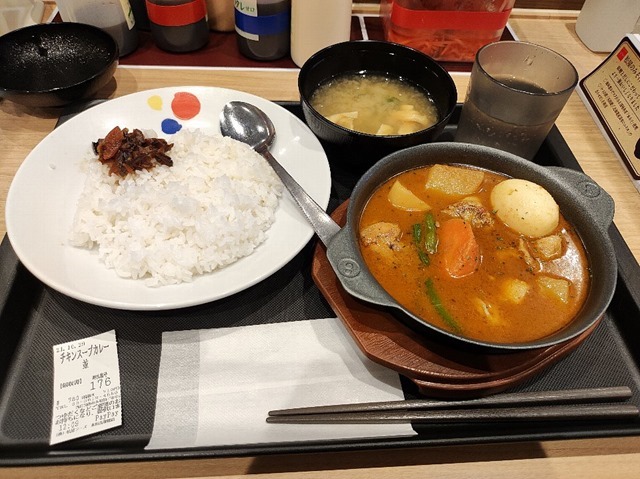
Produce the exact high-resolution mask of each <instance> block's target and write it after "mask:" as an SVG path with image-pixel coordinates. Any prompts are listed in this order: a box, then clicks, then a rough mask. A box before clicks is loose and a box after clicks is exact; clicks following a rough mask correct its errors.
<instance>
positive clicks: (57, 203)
mask: <svg viewBox="0 0 640 479" xmlns="http://www.w3.org/2000/svg"><path fill="white" fill-rule="evenodd" d="M184 93H187V95H184ZM176 98H177V99H179V100H180V101H175V99H176ZM185 100H186V101H185ZM231 100H241V101H246V102H250V103H253V104H255V105H256V106H258V107H259V108H261V109H262V110H263V111H265V112H266V113H267V114H268V115H269V116H270V117H271V119H272V120H273V122H274V124H275V127H276V132H277V135H276V141H275V142H274V144H273V146H272V148H271V152H272V153H273V155H274V156H275V157H276V159H278V161H280V162H281V163H282V165H283V166H284V167H285V168H286V169H287V170H288V171H289V172H290V174H291V175H292V176H293V177H294V178H295V179H296V180H297V181H298V182H299V183H300V184H301V185H302V187H303V188H305V189H306V191H307V192H308V193H309V194H310V195H311V196H312V197H313V198H314V199H315V200H316V201H317V202H318V204H319V205H321V206H322V207H323V208H326V206H327V205H328V203H329V193H330V189H331V175H330V169H329V163H328V160H327V157H326V155H325V153H324V151H323V149H322V146H321V145H320V143H319V141H318V140H317V139H316V137H315V136H314V135H313V133H312V132H311V131H310V130H309V129H308V127H307V126H306V125H305V124H304V123H303V122H302V121H301V120H300V119H298V118H297V117H296V116H295V115H293V114H291V113H290V112H289V111H287V110H286V109H284V108H282V107H281V106H279V105H276V104H275V103H272V102H270V101H268V100H265V99H263V98H260V97H257V96H254V95H249V94H247V93H243V92H239V91H234V90H227V89H220V88H211V87H180V88H161V89H157V90H148V91H142V92H139V93H134V94H132V95H127V96H124V97H121V98H117V99H114V100H111V101H107V102H105V103H102V104H99V105H97V106H94V107H93V108H90V109H89V110H86V111H84V112H82V113H80V114H79V115H77V116H75V117H73V118H71V119H70V120H68V121H67V122H65V123H63V124H62V125H60V126H59V127H58V128H56V129H55V130H54V131H53V132H51V133H50V134H49V135H48V136H47V137H46V138H45V139H44V140H42V142H40V144H38V146H36V147H35V148H34V149H33V151H32V152H31V153H30V154H29V156H27V158H26V159H25V160H24V162H23V164H22V165H21V167H20V169H19V170H18V172H17V174H16V176H15V178H14V180H13V182H12V184H11V187H10V189H9V194H8V197H7V205H6V224H7V234H8V236H9V239H10V241H11V245H12V246H13V249H14V250H15V252H16V254H17V255H18V258H19V259H20V261H22V263H23V264H24V265H25V266H26V267H27V269H28V270H29V271H31V272H32V273H33V274H34V275H35V276H36V277H37V278H38V279H39V280H41V281H42V282H43V283H45V284H47V285H48V286H50V287H52V288H54V289H56V290H58V291H60V292H62V293H64V294H66V295H68V296H71V297H73V298H76V299H79V300H82V301H85V302H88V303H92V304H97V305H100V306H106V307H111V308H117V309H131V310H164V309H173V308H180V307H186V306H192V305H197V304H202V303H206V302H209V301H213V300H216V299H220V298H223V297H226V296H229V295H231V294H233V293H236V292H238V291H241V290H243V289H246V288H247V287H249V286H251V285H253V284H256V283H258V282H259V281H261V280H263V279H265V278H267V277H268V276H269V275H271V274H272V273H274V272H275V271H277V270H278V269H280V268H281V267H282V266H284V265H285V264H286V263H287V262H288V261H289V260H291V259H292V258H293V257H294V256H295V255H296V254H297V253H298V252H299V251H300V250H301V249H302V248H303V247H304V246H305V245H306V244H307V242H308V241H309V240H310V239H311V237H312V235H313V230H312V229H311V227H310V226H309V224H308V223H307V221H306V220H305V219H304V217H303V216H302V214H301V213H300V212H299V211H298V209H297V206H296V205H295V203H294V202H293V200H292V199H291V198H290V196H289V195H288V193H287V192H286V191H285V192H284V193H283V196H282V200H281V202H280V206H279V208H278V211H277V212H276V220H275V223H274V224H273V225H272V227H271V228H270V230H269V231H268V239H267V240H266V241H265V242H264V243H263V244H262V245H261V246H260V247H258V248H257V249H256V250H255V251H254V252H253V254H251V255H250V256H247V257H246V258H243V259H241V260H239V261H237V262H236V263H234V264H232V265H230V266H227V267H226V268H223V269H220V270H218V271H215V272H213V273H210V274H207V275H203V276H199V277H197V278H196V279H195V280H194V281H193V282H191V283H182V284H179V285H171V286H162V287H158V288H152V287H148V286H145V284H144V281H141V280H130V279H123V278H120V277H118V276H117V275H116V273H115V272H114V271H113V270H111V269H107V267H106V266H105V265H104V264H103V263H102V262H100V261H99V260H98V256H97V253H96V252H95V251H88V250H86V249H81V248H75V247H73V246H71V245H69V244H68V237H69V232H70V228H71V224H72V221H73V217H74V214H75V211H76V202H77V200H78V198H79V196H80V193H81V191H82V188H83V185H84V182H85V174H84V173H83V172H82V171H81V168H80V165H81V161H82V159H83V158H85V157H86V155H87V154H91V142H93V141H96V140H97V139H98V138H101V137H104V136H105V135H106V133H108V132H109V130H111V128H113V127H114V126H116V125H118V126H120V127H127V128H129V129H132V128H139V129H153V130H155V131H156V132H157V133H158V134H159V135H160V136H164V137H166V138H170V136H171V134H170V133H167V132H168V131H170V130H171V128H173V127H175V126H176V125H181V126H182V127H183V128H189V129H193V128H202V129H205V130H206V131H211V132H212V131H217V132H219V131H220V130H219V126H218V117H219V114H220V111H221V110H222V107H223V105H224V104H225V103H227V102H228V101H231ZM198 106H199V107H200V108H199V110H198V108H197V107H198ZM180 118H182V119H180ZM187 118H188V119H187ZM160 132H164V133H162V134H161V133H160Z"/></svg>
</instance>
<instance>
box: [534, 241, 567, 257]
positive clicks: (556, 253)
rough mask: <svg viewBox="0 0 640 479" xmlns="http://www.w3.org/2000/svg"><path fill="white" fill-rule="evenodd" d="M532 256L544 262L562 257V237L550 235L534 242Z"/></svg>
mask: <svg viewBox="0 0 640 479" xmlns="http://www.w3.org/2000/svg"><path fill="white" fill-rule="evenodd" d="M531 250H532V251H531V254H533V255H534V256H535V257H536V258H538V259H541V260H543V261H549V260H552V259H556V258H559V257H560V256H562V237H561V236H560V235H550V236H545V237H544V238H540V239H538V240H536V241H533V242H532V248H531Z"/></svg>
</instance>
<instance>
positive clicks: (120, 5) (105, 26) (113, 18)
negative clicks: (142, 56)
mask: <svg viewBox="0 0 640 479" xmlns="http://www.w3.org/2000/svg"><path fill="white" fill-rule="evenodd" d="M56 4H57V5H58V10H59V11H60V17H62V21H64V22H80V23H87V24H89V25H93V26H95V27H98V28H100V29H102V30H104V31H106V32H107V33H109V35H111V36H112V37H113V38H114V40H115V41H116V43H117V44H118V49H119V51H120V56H124V55H127V54H128V53H131V52H132V51H134V50H135V49H136V48H137V47H138V31H137V30H136V28H135V24H136V21H135V18H134V16H133V10H132V9H131V5H130V4H129V0H56Z"/></svg>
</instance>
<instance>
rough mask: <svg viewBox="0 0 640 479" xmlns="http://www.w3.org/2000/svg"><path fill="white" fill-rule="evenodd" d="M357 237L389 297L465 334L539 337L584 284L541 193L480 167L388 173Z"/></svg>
mask: <svg viewBox="0 0 640 479" xmlns="http://www.w3.org/2000/svg"><path fill="white" fill-rule="evenodd" d="M359 235H360V249H361V251H362V255H363V257H364V260H365V263H366V264H367V266H368V268H369V269H370V270H371V273H372V274H373V275H374V277H375V278H376V279H377V281H378V282H379V283H380V284H381V285H382V287H383V288H384V289H385V290H386V291H387V292H388V293H389V294H390V295H391V296H392V297H393V298H394V299H395V300H396V301H398V302H399V303H400V304H401V305H403V306H404V307H405V308H406V309H408V310H409V311H411V312H412V313H414V314H415V315H417V316H418V317H420V318H422V319H424V321H426V322H428V323H431V324H433V325H435V326H437V327H439V328H441V329H444V330H447V331H451V332H452V333H455V334H458V335H461V336H464V337H467V338H472V339H476V340H481V341H487V342H494V343H521V342H527V341H532V340H537V339H540V338H544V337H546V336H548V335H550V334H552V333H554V332H556V331H558V330H560V329H562V328H563V327H564V326H566V325H567V324H568V323H569V322H570V321H571V320H572V318H573V317H574V316H575V315H576V314H577V312H578V311H579V310H580V308H581V306H582V304H583V303H584V300H585V298H586V295H587V291H588V289H589V270H588V264H587V258H586V254H585V251H584V247H583V245H582V243H581V241H580V239H579V237H578V235H577V233H576V232H575V231H574V230H573V229H572V226H571V225H570V224H569V223H568V222H567V221H566V219H565V218H564V217H563V216H562V215H561V214H560V212H559V208H558V205H557V204H556V203H555V201H554V200H553V198H552V197H551V195H550V194H549V193H548V192H547V191H546V190H544V189H543V188H542V187H540V186H538V185H536V184H534V183H531V182H528V181H524V180H516V179H510V178H507V177H505V176H502V175H499V174H496V173H493V172H489V171H485V170H480V169H473V168H469V167H462V166H451V165H434V166H429V167H424V168H418V169H414V170H410V171H406V172H404V173H402V174H400V175H398V176H396V177H394V178H392V179H391V180H389V181H387V182H386V183H385V184H383V185H381V186H380V187H379V188H378V189H377V190H376V191H375V192H374V194H373V195H372V197H371V198H370V199H369V201H368V203H367V205H366V207H365V208H364V211H363V213H362V216H361V219H360V225H359Z"/></svg>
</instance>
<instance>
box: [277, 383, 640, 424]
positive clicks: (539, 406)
mask: <svg viewBox="0 0 640 479" xmlns="http://www.w3.org/2000/svg"><path fill="white" fill-rule="evenodd" d="M631 396H632V393H631V389H629V388H628V387H626V386H621V387H610V388H591V389H569V390H561V391H540V392H521V393H508V394H500V395H495V396H490V397H486V398H478V399H469V400H457V401H434V400H428V399H413V400H406V401H387V402H371V403H358V404H340V405H332V406H314V407H303V408H295V409H280V410H274V411H270V412H269V416H268V417H267V422H269V423H281V424H282V423H287V424H336V423H349V424H362V423H367V424H371V423H377V424H385V423H402V422H420V423H459V422H485V421H489V422H493V421H557V420H598V419H623V418H634V417H637V416H638V415H639V410H638V408H637V407H636V406H635V405H633V404H626V403H621V402H622V401H625V400H627V399H629V398H631Z"/></svg>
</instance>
